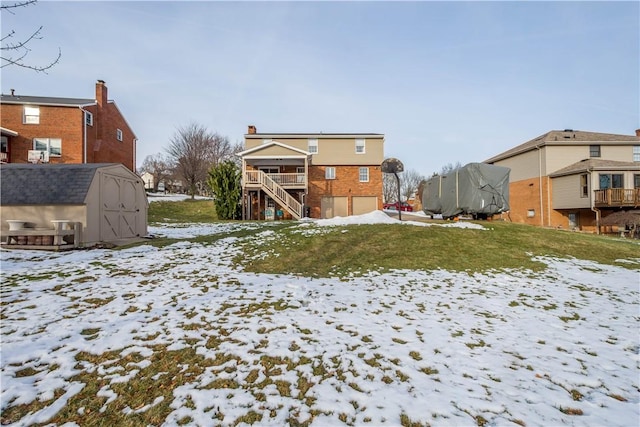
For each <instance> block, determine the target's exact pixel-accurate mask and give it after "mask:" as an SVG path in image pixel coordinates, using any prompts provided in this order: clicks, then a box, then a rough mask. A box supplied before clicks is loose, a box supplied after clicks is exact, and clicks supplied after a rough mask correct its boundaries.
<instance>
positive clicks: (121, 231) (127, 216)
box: [100, 174, 140, 242]
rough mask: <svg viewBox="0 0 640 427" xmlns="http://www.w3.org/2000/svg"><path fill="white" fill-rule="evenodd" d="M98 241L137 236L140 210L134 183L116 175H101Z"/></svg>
mask: <svg viewBox="0 0 640 427" xmlns="http://www.w3.org/2000/svg"><path fill="white" fill-rule="evenodd" d="M100 190H101V199H102V212H101V213H100V214H101V223H100V240H102V241H106V242H108V241H111V240H117V239H126V238H131V237H136V236H139V235H140V233H139V232H138V224H140V221H139V215H140V210H139V209H138V203H137V198H136V194H137V191H136V181H135V180H132V179H127V178H124V177H121V176H117V175H109V174H103V175H102V185H101V189H100Z"/></svg>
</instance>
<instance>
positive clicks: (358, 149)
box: [356, 138, 364, 154]
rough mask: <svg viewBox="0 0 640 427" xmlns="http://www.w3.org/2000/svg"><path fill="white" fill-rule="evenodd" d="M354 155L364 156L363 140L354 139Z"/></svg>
mask: <svg viewBox="0 0 640 427" xmlns="http://www.w3.org/2000/svg"><path fill="white" fill-rule="evenodd" d="M356 154H364V139H360V138H359V139H356Z"/></svg>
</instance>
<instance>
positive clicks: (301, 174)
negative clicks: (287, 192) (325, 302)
mask: <svg viewBox="0 0 640 427" xmlns="http://www.w3.org/2000/svg"><path fill="white" fill-rule="evenodd" d="M304 172H305V170H304V166H302V167H300V166H298V167H296V174H297V175H298V176H296V182H297V183H299V184H301V183H304Z"/></svg>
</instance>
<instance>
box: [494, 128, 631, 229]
mask: <svg viewBox="0 0 640 427" xmlns="http://www.w3.org/2000/svg"><path fill="white" fill-rule="evenodd" d="M485 163H489V164H495V165H499V166H506V167H509V168H510V169H511V175H510V205H511V211H510V212H509V218H510V219H511V220H512V221H514V222H521V223H527V224H532V225H540V226H546V227H562V228H568V229H579V230H587V231H595V232H600V221H601V219H602V218H604V217H606V216H607V215H610V214H612V213H614V212H616V211H620V210H626V209H633V208H635V209H637V208H638V207H639V206H640V129H639V130H636V135H635V136H634V135H615V134H607V133H596V132H584V131H579V130H572V129H565V130H554V131H550V132H547V133H545V134H544V135H541V136H539V137H537V138H535V139H532V140H531V141H527V142H525V143H524V144H520V145H518V146H516V147H514V148H512V149H510V150H507V151H505V152H504V153H501V154H499V155H497V156H495V157H492V158H490V159H488V160H486V161H485Z"/></svg>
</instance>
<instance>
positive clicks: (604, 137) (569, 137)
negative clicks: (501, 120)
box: [485, 129, 640, 163]
mask: <svg viewBox="0 0 640 427" xmlns="http://www.w3.org/2000/svg"><path fill="white" fill-rule="evenodd" d="M638 143H640V137H638V136H635V135H617V134H613V133H598V132H585V131H581V130H573V129H565V130H552V131H549V132H547V133H545V134H544V135H540V136H539V137H537V138H534V139H532V140H531V141H527V142H525V143H524V144H520V145H518V146H516V147H513V148H511V149H509V150H507V151H505V152H503V153H500V154H498V155H497V156H494V157H492V158H490V159H487V160H485V163H493V162H497V161H498V160H503V159H506V158H509V157H512V156H515V155H517V154H521V153H526V152H527V151H531V150H535V149H536V147H544V146H545V145H592V144H594V145H595V144H602V145H614V144H628V145H632V144H638Z"/></svg>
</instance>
